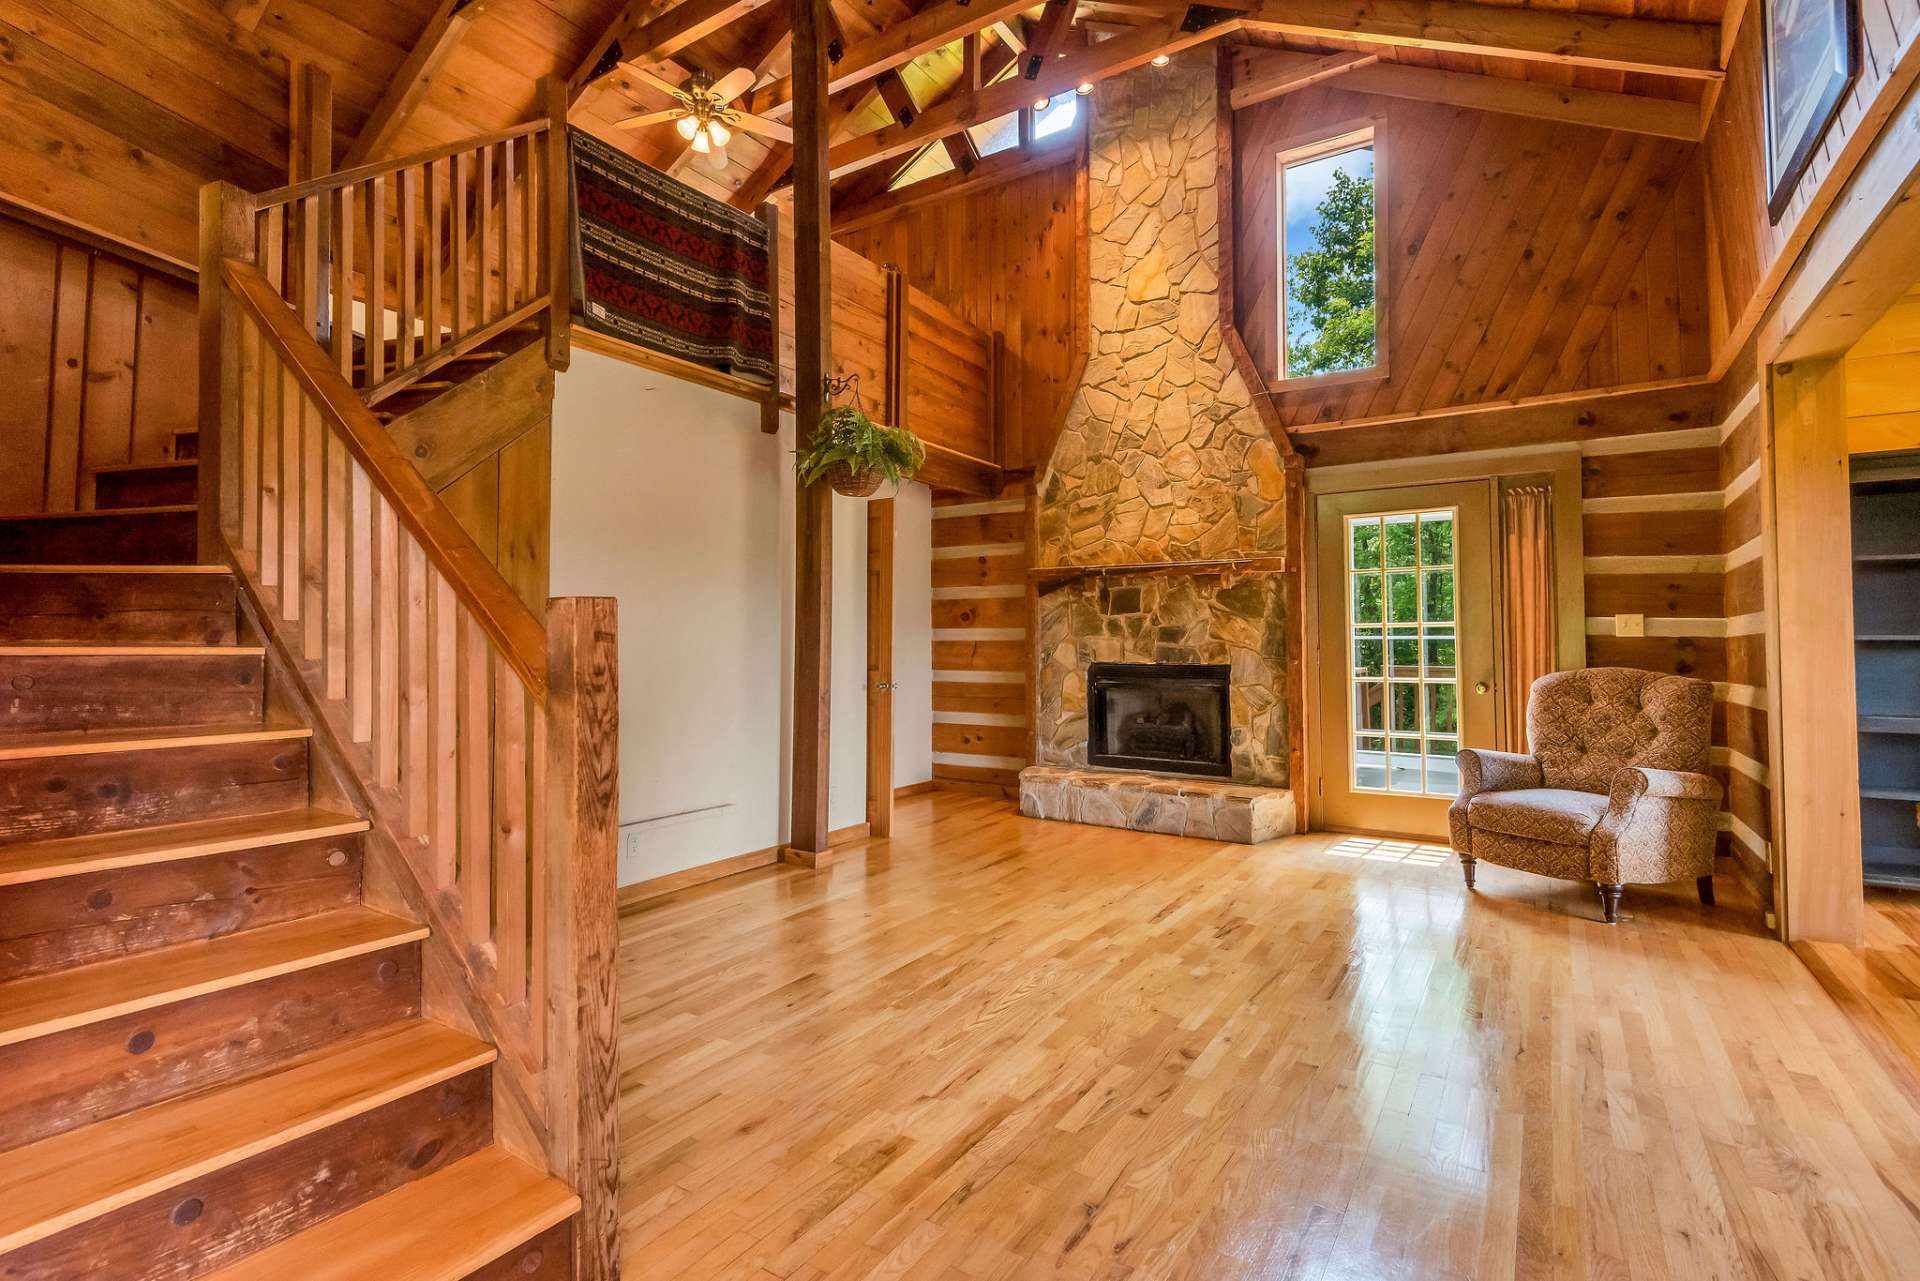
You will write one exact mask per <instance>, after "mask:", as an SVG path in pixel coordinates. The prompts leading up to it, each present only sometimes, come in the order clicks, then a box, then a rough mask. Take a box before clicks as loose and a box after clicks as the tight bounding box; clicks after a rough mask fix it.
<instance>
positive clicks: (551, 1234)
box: [461, 1219, 573, 1281]
mask: <svg viewBox="0 0 1920 1281" xmlns="http://www.w3.org/2000/svg"><path fill="white" fill-rule="evenodd" d="M572 1275H573V1221H572V1220H571V1219H569V1220H568V1221H567V1222H565V1223H557V1224H555V1225H554V1226H553V1227H550V1228H548V1229H547V1230H546V1231H545V1232H542V1233H541V1234H540V1235H539V1236H537V1237H535V1238H534V1239H533V1240H531V1241H528V1242H527V1243H526V1244H524V1245H520V1246H516V1247H515V1248H513V1249H511V1250H509V1251H507V1252H506V1253H505V1254H503V1255H501V1256H500V1257H499V1258H497V1259H495V1260H494V1261H493V1262H492V1263H489V1264H488V1265H487V1266H486V1267H484V1268H481V1269H480V1270H479V1271H477V1272H469V1273H467V1275H466V1276H464V1277H462V1278H461V1281H566V1279H567V1278H569V1277H571V1276H572Z"/></svg>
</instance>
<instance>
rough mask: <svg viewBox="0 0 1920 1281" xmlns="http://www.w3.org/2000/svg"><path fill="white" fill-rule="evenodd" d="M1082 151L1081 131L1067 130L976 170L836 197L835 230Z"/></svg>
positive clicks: (990, 160) (999, 180)
mask: <svg viewBox="0 0 1920 1281" xmlns="http://www.w3.org/2000/svg"><path fill="white" fill-rule="evenodd" d="M1079 150H1080V135H1079V131H1078V130H1067V131H1065V132H1063V133H1059V134H1055V135H1054V136H1053V137H1051V138H1042V139H1040V140H1039V141H1038V142H1036V143H1034V144H1033V145H1031V146H1027V147H1011V148H1009V149H1007V150H1006V151H1001V152H997V153H995V154H994V155H991V156H988V157H987V158H986V159H985V160H982V161H981V162H980V163H979V164H977V165H975V166H974V168H973V172H972V173H961V172H960V171H959V170H957V169H956V170H954V171H953V172H952V173H943V174H939V175H936V176H935V177H932V178H926V179H923V180H921V181H920V182H916V183H913V184H911V185H909V186H905V187H902V188H900V189H899V190H898V191H887V192H882V193H880V194H879V195H876V196H872V197H869V198H867V199H865V200H856V199H849V200H846V201H844V202H843V201H838V200H836V201H835V202H834V205H833V230H834V234H836V235H838V234H839V233H840V232H843V231H854V230H857V229H859V228H861V227H865V226H869V225H871V224H872V223H876V222H879V221H881V220H882V219H884V218H888V217H891V216H892V215H894V214H897V213H899V212H900V211H901V210H903V209H911V208H913V207H914V206H916V205H924V204H928V203H930V202H932V201H935V200H946V199H948V198H950V197H953V196H957V195H960V194H961V193H962V192H967V191H978V190H979V189H981V188H982V187H991V186H995V185H996V184H999V183H1003V182H1011V181H1013V180H1014V179H1015V178H1023V177H1025V176H1026V175H1028V174H1030V173H1037V172H1039V171H1040V170H1042V169H1050V168H1052V167H1053V166H1054V165H1057V164H1063V163H1065V162H1066V161H1069V160H1072V159H1073V157H1074V156H1075V155H1076V154H1078V152H1079Z"/></svg>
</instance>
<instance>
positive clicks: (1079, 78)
mask: <svg viewBox="0 0 1920 1281" xmlns="http://www.w3.org/2000/svg"><path fill="white" fill-rule="evenodd" d="M1238 29H1239V24H1238V22H1237V21H1236V20H1233V19H1228V20H1226V21H1223V22H1220V23H1216V24H1214V25H1213V26H1210V27H1205V28H1202V29H1201V30H1198V31H1185V30H1182V29H1181V28H1180V27H1179V26H1178V25H1175V24H1171V23H1168V24H1158V25H1155V26H1151V27H1141V28H1140V29H1139V30H1137V31H1135V32H1133V33H1132V34H1131V35H1125V36H1115V37H1114V38H1113V39H1111V40H1106V41H1103V42H1101V43H1100V44H1097V45H1093V46H1091V47H1089V48H1086V49H1081V50H1076V51H1074V52H1073V53H1070V54H1068V55H1067V56H1066V57H1064V58H1056V59H1054V60H1053V61H1052V62H1050V63H1049V64H1048V65H1047V66H1046V67H1045V68H1044V69H1043V70H1042V71H1041V72H1040V75H1039V76H1038V77H1037V78H1036V79H1033V80H1026V79H1023V78H1021V77H1019V76H1015V77H1013V78H1012V79H1009V80H1003V81H1001V82H1000V83H998V84H994V85H989V86H988V87H987V88H985V89H982V90H980V91H979V92H977V93H956V94H955V95H953V96H952V97H951V98H949V99H947V100H946V101H944V102H941V103H937V104H935V105H934V106H931V107H928V108H927V109H926V110H925V111H923V112H921V113H920V115H919V116H918V118H916V119H915V120H914V122H913V124H912V125H910V126H908V127H906V128H902V127H900V126H898V125H889V126H888V127H886V128H884V129H877V130H875V131H874V132H872V133H868V134H862V135H861V136H860V137H858V138H854V139H851V140H850V141H847V142H843V143H841V144H840V145H839V146H837V147H835V148H833V151H832V152H831V154H830V163H831V165H832V169H833V173H834V175H835V176H836V177H838V176H840V175H842V174H848V173H855V172H858V171H859V170H861V169H865V168H866V167H868V166H869V165H874V164H880V163H882V162H884V161H887V160H890V159H892V158H893V157H895V156H901V155H905V154H907V153H908V152H910V151H915V150H917V149H919V148H920V147H923V146H925V145H926V144H927V143H929V142H935V141H937V140H939V139H941V138H944V137H946V136H947V135H948V134H952V133H958V132H959V131H960V130H962V129H965V128H967V127H968V126H970V125H977V124H983V123H985V122H986V121H989V120H995V119H998V118H999V117H1001V116H1004V115H1006V114H1007V113H1008V112H1009V111H1018V110H1020V109H1021V108H1022V107H1028V106H1031V105H1033V103H1034V102H1035V101H1037V100H1038V99H1040V98H1043V97H1052V96H1053V95H1054V94H1056V93H1065V92H1068V91H1071V90H1072V89H1073V88H1074V87H1075V86H1077V85H1080V84H1083V83H1093V82H1095V81H1099V80H1104V79H1106V78H1108V77H1109V76H1116V75H1120V74H1121V73H1123V72H1127V71H1131V70H1133V69H1134V68H1135V67H1141V66H1145V65H1146V64H1147V63H1148V62H1150V61H1152V60H1153V59H1154V58H1155V57H1157V56H1159V55H1160V54H1163V53H1166V54H1172V53H1178V52H1180V51H1181V50H1183V49H1189V48H1192V47H1193V46H1194V45H1198V44H1205V43H1207V42H1208V41H1211V40H1215V39H1218V38H1219V37H1221V36H1223V35H1227V34H1230V33H1232V32H1233V31H1237V30H1238ZM1470 78H1473V79H1478V78H1479V77H1470Z"/></svg>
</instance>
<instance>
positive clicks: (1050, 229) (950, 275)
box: [836, 162, 1087, 470]
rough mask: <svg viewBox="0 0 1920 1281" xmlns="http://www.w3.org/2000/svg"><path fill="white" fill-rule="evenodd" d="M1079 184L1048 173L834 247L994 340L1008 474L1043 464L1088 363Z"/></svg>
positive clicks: (1080, 177)
mask: <svg viewBox="0 0 1920 1281" xmlns="http://www.w3.org/2000/svg"><path fill="white" fill-rule="evenodd" d="M1084 175H1085V170H1084V167H1083V166H1081V165H1080V164H1077V163H1073V162H1067V163H1062V164H1058V165H1054V166H1052V167H1051V168H1047V169H1043V170H1041V171H1040V172H1038V173H1032V174H1028V175H1026V176H1024V177H1021V178H1016V179H1014V180H1012V181H1010V182H1005V183H1001V184H999V185H997V186H993V187H987V188H984V189H980V190H974V191H969V192H963V193H962V194H960V195H958V196H956V197H954V198H952V199H950V200H940V201H935V202H932V203H930V204H925V205H918V206H914V207H912V208H910V209H906V210H902V211H901V212H900V213H899V214H896V215H895V216H893V217H891V218H889V219H887V220H885V221H884V222H879V223H874V224H872V225H869V226H865V227H861V228H859V229H857V230H855V231H851V232H847V233H845V234H843V235H841V236H840V237H839V241H840V243H841V244H843V245H845V246H847V247H848V248H850V249H854V250H858V251H859V252H860V253H861V254H863V255H865V256H866V257H867V258H869V259H871V260H873V261H874V262H882V263H892V264H894V265H896V266H898V267H899V268H900V269H901V270H902V271H903V272H905V273H906V277H907V282H908V284H910V285H912V286H914V287H915V288H917V289H923V290H925V291H926V292H927V293H929V294H931V295H932V296H933V297H935V298H938V299H939V300H940V301H941V302H943V303H945V304H947V306H949V307H951V308H953V310H954V311H955V312H956V313H958V314H959V315H960V316H962V317H964V318H965V319H967V320H969V321H971V322H972V323H973V324H975V325H978V326H979V327H980V328H982V329H985V330H987V331H989V332H992V331H998V332H999V333H1000V334H1001V336H1002V340H1003V350H1004V360H1003V364H1002V367H1001V370H1000V379H999V414H1000V424H1001V431H1002V435H1003V438H1004V448H1005V450H1006V457H1005V460H1004V461H1005V465H1006V466H1007V467H1008V468H1009V469H1013V470H1018V469H1021V468H1036V469H1037V468H1040V467H1044V466H1045V465H1046V462H1047V459H1048V458H1049V457H1050V456H1051V455H1052V452H1053V438H1054V434H1055V433H1056V432H1057V431H1058V430H1059V428H1060V424H1061V422H1062V421H1063V420H1064V417H1065V409H1066V397H1067V396H1069V395H1071V394H1072V392H1073V390H1074V388H1075V386H1076V384H1077V383H1078V380H1079V373H1080V369H1081V367H1082V364H1083V363H1084V361H1085V359H1086V319H1085V305H1086V284H1085V281H1084V280H1083V279H1082V278H1081V276H1080V268H1079V265H1078V264H1079V254H1080V241H1079V237H1080V232H1081V229H1083V228H1084V227H1085V225H1086V219H1087V205H1086V188H1085V177H1084ZM837 261H838V260H837V259H836V262H837Z"/></svg>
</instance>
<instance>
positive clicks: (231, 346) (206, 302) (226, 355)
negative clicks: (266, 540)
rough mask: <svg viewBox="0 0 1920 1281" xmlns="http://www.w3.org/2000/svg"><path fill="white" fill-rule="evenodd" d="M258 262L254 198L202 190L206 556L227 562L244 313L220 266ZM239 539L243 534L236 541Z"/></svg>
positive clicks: (223, 189)
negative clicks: (228, 261) (231, 296)
mask: <svg viewBox="0 0 1920 1281" xmlns="http://www.w3.org/2000/svg"><path fill="white" fill-rule="evenodd" d="M228 258H235V259H238V260H240V261H242V262H252V261H253V198H252V197H251V196H249V195H248V194H247V193H246V192H244V191H242V190H240V188H238V187H236V186H234V185H233V184H232V183H228V182H210V183H208V184H206V185H205V186H204V187H202V188H200V298H199V302H200V313H199V334H200V432H199V435H200V439H199V451H200V452H199V459H200V532H199V538H198V540H197V541H198V546H199V553H200V559H201V560H202V561H203V562H207V563H218V562H221V561H224V560H225V559H226V550H225V546H224V544H225V542H226V532H227V531H229V530H231V531H233V532H234V533H236V534H237V532H238V528H239V519H240V465H239V464H240V450H239V438H240V376H241V370H240V313H239V312H238V311H237V310H236V309H235V308H234V307H232V306H230V305H229V304H228V300H227V288H226V284H225V283H224V277H223V273H222V271H221V264H222V263H223V262H224V261H225V260H226V259H228ZM236 541H237V539H236Z"/></svg>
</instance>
